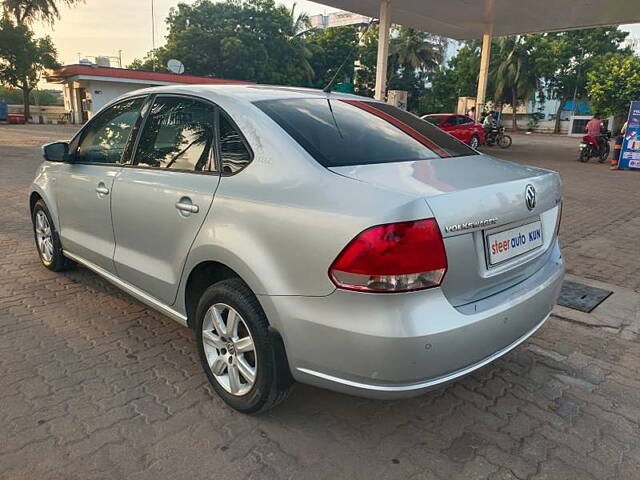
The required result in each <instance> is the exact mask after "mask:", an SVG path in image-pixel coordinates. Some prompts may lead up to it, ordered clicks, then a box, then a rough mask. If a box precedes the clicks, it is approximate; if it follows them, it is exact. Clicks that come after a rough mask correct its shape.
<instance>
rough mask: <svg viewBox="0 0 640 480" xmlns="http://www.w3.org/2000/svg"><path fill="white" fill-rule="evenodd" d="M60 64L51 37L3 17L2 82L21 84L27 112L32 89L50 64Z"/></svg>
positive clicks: (0, 37)
mask: <svg viewBox="0 0 640 480" xmlns="http://www.w3.org/2000/svg"><path fill="white" fill-rule="evenodd" d="M56 66H58V62H57V60H56V49H55V47H54V46H53V42H52V41H51V38H50V37H44V38H39V39H36V38H34V35H33V32H32V31H31V30H29V28H27V27H26V26H25V25H15V24H14V23H13V22H12V21H11V19H10V18H9V17H8V16H6V15H5V16H4V17H2V18H0V84H3V85H6V86H9V87H14V88H19V89H20V90H22V94H23V105H24V111H25V115H26V116H27V118H28V115H29V93H30V92H31V91H32V90H33V89H34V88H35V87H36V85H37V84H38V82H39V81H40V77H41V75H42V73H43V72H44V71H45V70H46V69H48V68H55V67H56Z"/></svg>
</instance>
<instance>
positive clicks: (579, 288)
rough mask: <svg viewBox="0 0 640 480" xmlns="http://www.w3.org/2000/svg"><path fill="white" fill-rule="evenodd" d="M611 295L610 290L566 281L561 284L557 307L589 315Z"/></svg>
mask: <svg viewBox="0 0 640 480" xmlns="http://www.w3.org/2000/svg"><path fill="white" fill-rule="evenodd" d="M612 293H613V292H612V291H610V290H604V289H602V288H596V287H590V286H589V285H585V284H583V283H577V282H570V281H568V280H566V281H564V282H563V283H562V290H561V291H560V298H559V299H558V305H562V306H563V307H569V308H573V309H574V310H580V311H581V312H585V313H590V312H591V311H592V310H593V309H594V308H596V307H597V306H598V305H600V304H601V303H602V302H604V301H605V300H606V299H607V297H608V296H609V295H611V294H612Z"/></svg>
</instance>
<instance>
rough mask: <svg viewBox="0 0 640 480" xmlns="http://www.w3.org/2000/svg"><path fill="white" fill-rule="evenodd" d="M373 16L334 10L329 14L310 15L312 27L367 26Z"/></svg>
mask: <svg viewBox="0 0 640 480" xmlns="http://www.w3.org/2000/svg"><path fill="white" fill-rule="evenodd" d="M371 20H372V18H371V17H366V16H364V15H358V14H357V13H351V12H342V11H341V12H332V13H329V14H327V15H323V14H321V13H320V14H318V15H312V16H310V17H309V23H310V24H311V28H330V27H344V26H346V25H356V26H363V27H364V26H366V25H368V24H369V23H370V22H371Z"/></svg>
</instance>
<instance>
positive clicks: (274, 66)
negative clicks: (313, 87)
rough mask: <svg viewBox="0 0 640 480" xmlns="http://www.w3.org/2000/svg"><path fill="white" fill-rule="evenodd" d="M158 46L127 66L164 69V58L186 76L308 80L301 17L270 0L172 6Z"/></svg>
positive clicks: (275, 81) (207, 0) (297, 82)
mask: <svg viewBox="0 0 640 480" xmlns="http://www.w3.org/2000/svg"><path fill="white" fill-rule="evenodd" d="M167 25H168V26H169V34H168V36H167V43H166V45H165V46H164V47H162V48H159V49H156V51H155V52H154V53H155V54H154V55H153V58H152V57H151V56H150V55H147V57H145V59H143V60H135V61H134V62H133V63H132V65H131V67H133V68H144V69H151V68H149V67H152V66H153V61H154V60H155V62H156V63H155V65H156V70H162V69H164V65H166V63H167V61H168V60H169V59H170V58H177V59H179V60H180V61H182V62H183V63H184V65H185V72H186V73H188V74H192V75H202V76H216V77H221V78H234V79H239V80H251V81H256V82H260V83H272V84H288V85H303V84H308V83H310V82H311V80H312V70H311V67H310V65H309V62H308V58H309V56H310V54H309V52H308V50H307V48H306V45H305V43H304V41H302V36H303V31H304V29H305V28H307V26H308V17H306V15H304V14H303V15H296V14H295V8H293V9H291V10H289V9H287V8H286V7H285V6H282V5H280V6H276V5H275V3H274V1H273V0H227V1H225V2H219V3H213V2H212V1H211V0H197V1H196V2H195V3H193V4H192V5H187V4H184V3H180V4H178V6H177V8H173V9H171V11H170V13H169V16H168V18H167Z"/></svg>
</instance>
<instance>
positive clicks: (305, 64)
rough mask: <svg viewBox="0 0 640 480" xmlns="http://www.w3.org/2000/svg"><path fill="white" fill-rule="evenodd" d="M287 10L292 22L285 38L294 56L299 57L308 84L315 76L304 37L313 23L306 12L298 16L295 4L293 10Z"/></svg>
mask: <svg viewBox="0 0 640 480" xmlns="http://www.w3.org/2000/svg"><path fill="white" fill-rule="evenodd" d="M283 8H286V7H283ZM286 10H287V12H288V14H289V17H290V20H289V25H288V27H287V31H286V32H285V37H286V39H287V41H288V42H289V45H290V46H291V48H292V50H293V53H294V55H295V56H296V57H297V59H298V61H299V62H300V65H301V66H302V70H303V71H304V74H305V76H306V77H307V78H306V80H307V81H308V82H311V80H312V79H313V75H314V72H313V68H312V67H311V63H309V58H311V50H309V47H307V44H306V42H305V38H304V35H305V34H306V33H308V32H309V31H310V30H311V29H310V27H311V21H310V20H309V15H308V14H307V13H305V12H302V13H300V14H298V15H296V4H295V3H294V4H293V5H292V6H291V9H286Z"/></svg>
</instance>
